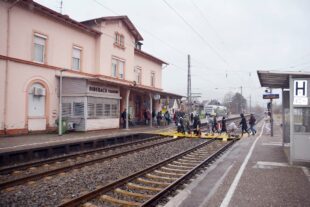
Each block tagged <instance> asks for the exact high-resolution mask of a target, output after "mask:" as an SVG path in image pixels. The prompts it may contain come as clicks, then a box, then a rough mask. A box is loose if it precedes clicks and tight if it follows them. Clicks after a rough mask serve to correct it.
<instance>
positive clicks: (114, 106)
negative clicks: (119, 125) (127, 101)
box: [111, 104, 118, 117]
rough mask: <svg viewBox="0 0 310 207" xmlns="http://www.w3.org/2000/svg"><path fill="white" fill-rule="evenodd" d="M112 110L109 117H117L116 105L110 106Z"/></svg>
mask: <svg viewBox="0 0 310 207" xmlns="http://www.w3.org/2000/svg"><path fill="white" fill-rule="evenodd" d="M111 106H112V108H111V116H112V117H117V114H118V107H117V105H116V104H112V105H111Z"/></svg>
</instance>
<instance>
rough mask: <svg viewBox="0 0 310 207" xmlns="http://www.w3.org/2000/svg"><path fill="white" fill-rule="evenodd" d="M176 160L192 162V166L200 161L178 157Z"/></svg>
mask: <svg viewBox="0 0 310 207" xmlns="http://www.w3.org/2000/svg"><path fill="white" fill-rule="evenodd" d="M178 161H181V162H183V163H189V164H192V165H193V166H196V165H197V164H199V163H200V161H194V160H188V159H186V158H181V159H178Z"/></svg>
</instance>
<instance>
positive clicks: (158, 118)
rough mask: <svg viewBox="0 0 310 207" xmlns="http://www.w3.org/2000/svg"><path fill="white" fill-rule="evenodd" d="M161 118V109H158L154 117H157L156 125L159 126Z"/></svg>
mask: <svg viewBox="0 0 310 207" xmlns="http://www.w3.org/2000/svg"><path fill="white" fill-rule="evenodd" d="M162 118H163V117H162V113H161V111H159V112H158V113H157V116H156V119H157V127H159V126H160V121H161V119H162Z"/></svg>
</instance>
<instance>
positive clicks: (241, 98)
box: [240, 86, 243, 113]
mask: <svg viewBox="0 0 310 207" xmlns="http://www.w3.org/2000/svg"><path fill="white" fill-rule="evenodd" d="M240 92H241V113H243V95H242V86H240Z"/></svg>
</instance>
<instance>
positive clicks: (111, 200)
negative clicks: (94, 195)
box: [100, 195, 142, 206]
mask: <svg viewBox="0 0 310 207" xmlns="http://www.w3.org/2000/svg"><path fill="white" fill-rule="evenodd" d="M100 200H102V201H105V202H109V203H112V204H117V205H121V206H141V205H142V203H138V202H132V201H124V200H120V199H117V198H113V197H111V196H108V195H102V196H100Z"/></svg>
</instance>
